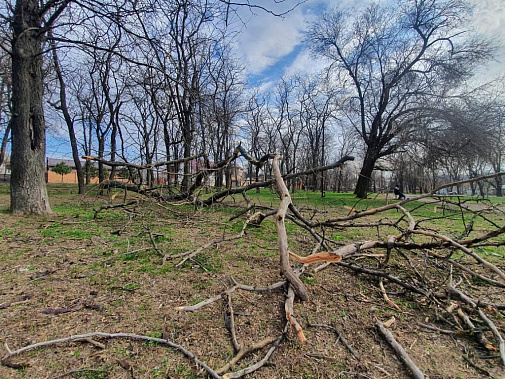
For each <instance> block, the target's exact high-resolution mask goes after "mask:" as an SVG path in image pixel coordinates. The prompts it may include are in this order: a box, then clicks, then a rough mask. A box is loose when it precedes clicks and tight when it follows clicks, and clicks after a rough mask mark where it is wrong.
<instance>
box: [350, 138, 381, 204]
mask: <svg viewBox="0 0 505 379" xmlns="http://www.w3.org/2000/svg"><path fill="white" fill-rule="evenodd" d="M370 150H371V148H370V147H368V148H367V153H366V155H365V159H364V161H363V166H362V167H361V171H360V173H359V177H358V183H357V184H356V189H355V190H354V194H355V195H356V197H358V198H360V199H366V196H367V194H368V191H369V189H370V181H371V178H372V173H373V169H374V167H375V162H376V161H377V158H375V156H374V154H372V153H371V152H370Z"/></svg>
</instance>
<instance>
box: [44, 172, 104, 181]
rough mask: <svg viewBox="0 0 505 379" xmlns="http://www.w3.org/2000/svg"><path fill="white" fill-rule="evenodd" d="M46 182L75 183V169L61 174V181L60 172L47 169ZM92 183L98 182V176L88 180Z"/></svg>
mask: <svg viewBox="0 0 505 379" xmlns="http://www.w3.org/2000/svg"><path fill="white" fill-rule="evenodd" d="M46 174H47V182H48V183H71V184H77V171H76V170H72V172H70V173H69V174H66V175H63V181H62V178H61V174H57V173H55V172H54V171H51V170H49V171H47V172H46ZM90 182H91V183H92V184H96V183H98V178H91V181H90Z"/></svg>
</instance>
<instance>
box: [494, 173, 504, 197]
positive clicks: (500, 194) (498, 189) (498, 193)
mask: <svg viewBox="0 0 505 379" xmlns="http://www.w3.org/2000/svg"><path fill="white" fill-rule="evenodd" d="M495 182H496V196H498V197H503V191H502V185H503V184H502V183H503V182H502V177H501V176H497V177H496V179H495Z"/></svg>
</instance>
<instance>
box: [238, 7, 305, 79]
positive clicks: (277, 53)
mask: <svg viewBox="0 0 505 379" xmlns="http://www.w3.org/2000/svg"><path fill="white" fill-rule="evenodd" d="M246 21H247V25H246V29H245V30H244V32H243V33H241V34H240V35H239V36H238V38H237V50H238V53H239V55H241V56H242V57H243V58H244V64H245V66H246V69H247V71H248V72H249V73H251V74H260V73H261V72H262V71H264V70H265V69H267V68H268V67H270V66H272V65H274V64H275V63H277V62H278V61H279V60H280V59H281V58H282V57H284V56H286V55H288V54H289V53H291V52H292V51H293V49H295V47H296V46H297V45H298V44H299V43H300V41H301V38H302V37H301V32H302V30H303V28H304V25H305V22H304V15H303V13H302V10H301V9H298V8H297V9H295V10H294V11H292V12H290V13H289V14H288V15H286V16H285V17H284V18H280V17H275V16H273V15H271V14H268V13H265V12H262V13H257V14H256V15H255V16H254V15H253V16H252V17H251V18H250V19H249V20H246Z"/></svg>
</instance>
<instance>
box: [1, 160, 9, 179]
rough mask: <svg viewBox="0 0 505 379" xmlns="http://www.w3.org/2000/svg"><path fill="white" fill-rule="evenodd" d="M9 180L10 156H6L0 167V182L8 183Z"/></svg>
mask: <svg viewBox="0 0 505 379" xmlns="http://www.w3.org/2000/svg"><path fill="white" fill-rule="evenodd" d="M10 180H11V156H10V155H6V156H5V159H4V161H3V163H2V164H1V165H0V182H9V181H10Z"/></svg>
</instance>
